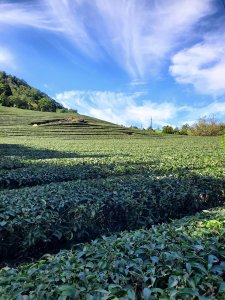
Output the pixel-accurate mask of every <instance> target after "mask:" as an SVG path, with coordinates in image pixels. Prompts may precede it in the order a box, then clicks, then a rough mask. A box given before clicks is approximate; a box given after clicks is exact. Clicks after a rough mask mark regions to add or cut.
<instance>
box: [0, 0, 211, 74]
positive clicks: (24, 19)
mask: <svg viewBox="0 0 225 300" xmlns="http://www.w3.org/2000/svg"><path fill="white" fill-rule="evenodd" d="M213 12H214V8H213V0H204V1H202V0H183V1H180V0H167V1H162V0H153V1H148V0H141V1H140V0H123V1H121V0H114V1H105V0H82V1H81V0H73V1H72V0H63V1H62V0H43V1H39V5H33V4H32V5H28V4H27V2H23V1H19V2H13V3H11V4H7V3H4V2H3V4H0V22H1V23H6V24H8V25H26V26H32V27H36V28H39V29H46V30H53V31H57V32H60V33H61V34H63V35H64V36H65V37H67V38H68V39H69V40H70V41H71V42H72V43H73V44H74V45H75V46H76V47H77V48H79V49H80V50H81V51H82V52H84V53H85V54H86V55H88V56H90V57H92V58H93V59H99V58H102V59H111V60H113V61H115V62H116V63H117V64H119V65H120V66H121V67H123V68H124V69H125V70H126V71H127V72H128V73H129V74H130V75H131V76H132V78H142V77H144V76H145V75H146V74H149V73H154V72H155V71H156V69H157V68H158V66H159V65H160V64H161V63H162V62H163V61H164V60H165V59H166V58H167V55H168V54H169V53H171V52H172V51H174V49H176V48H177V47H178V46H179V45H181V44H183V40H185V41H187V40H188V37H189V36H192V38H193V35H194V31H193V29H194V28H196V26H197V25H198V22H199V21H200V20H201V19H202V18H203V17H205V16H207V15H210V14H211V13H213Z"/></svg>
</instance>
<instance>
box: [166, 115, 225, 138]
mask: <svg viewBox="0 0 225 300" xmlns="http://www.w3.org/2000/svg"><path fill="white" fill-rule="evenodd" d="M162 133H165V134H180V135H195V136H216V135H223V134H224V133H225V123H223V122H218V121H217V120H215V119H214V118H213V117H202V118H200V119H199V121H198V122H196V123H194V124H193V125H192V126H190V125H189V124H184V125H183V126H181V128H178V127H175V128H173V127H172V126H170V125H166V126H163V128H162Z"/></svg>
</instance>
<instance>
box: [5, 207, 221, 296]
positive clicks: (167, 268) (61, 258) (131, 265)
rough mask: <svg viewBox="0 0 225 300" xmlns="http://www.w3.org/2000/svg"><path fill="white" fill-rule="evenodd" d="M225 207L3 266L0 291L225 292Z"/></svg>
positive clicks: (26, 293)
mask: <svg viewBox="0 0 225 300" xmlns="http://www.w3.org/2000/svg"><path fill="white" fill-rule="evenodd" d="M224 232H225V209H224V208H222V209H218V210H212V211H204V212H202V213H201V214H197V215H196V216H194V217H189V218H187V217H186V218H184V219H181V220H180V221H175V222H173V223H171V224H169V225H166V224H164V225H160V226H154V227H152V229H151V230H137V231H134V232H123V233H121V234H118V235H113V236H110V237H103V238H102V239H98V240H94V241H92V242H91V243H90V244H85V245H77V246H76V247H74V250H72V251H61V252H60V253H59V254H57V255H55V256H53V255H45V256H44V257H43V258H41V259H40V260H39V261H37V262H35V263H30V264H27V265H24V266H21V267H19V268H17V269H12V268H7V267H6V268H3V269H2V270H1V271H0V295H2V299H11V300H14V299H15V300H16V299H30V300H34V299H35V300H55V299H59V300H60V299H68V300H69V299H71V300H72V299H77V300H84V299H87V300H89V299H91V300H100V299H105V300H107V299H111V300H112V299H123V300H144V299H146V300H147V299H152V300H153V299H162V300H163V299H173V300H175V299H184V300H185V299H186V300H191V299H196V300H197V299H199V300H203V299H205V300H206V299H209V300H216V299H220V300H224V299H225V297H224V295H225V281H224V276H225V248H224V245H225V236H224Z"/></svg>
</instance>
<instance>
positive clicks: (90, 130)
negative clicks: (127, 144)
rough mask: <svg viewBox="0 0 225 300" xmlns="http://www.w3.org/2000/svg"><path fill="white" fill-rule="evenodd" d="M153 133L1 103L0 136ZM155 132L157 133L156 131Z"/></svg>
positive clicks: (73, 115) (125, 135) (148, 134)
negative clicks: (5, 105) (2, 104)
mask: <svg viewBox="0 0 225 300" xmlns="http://www.w3.org/2000/svg"><path fill="white" fill-rule="evenodd" d="M153 135H154V134H151V133H149V132H148V133H147V132H145V131H142V130H139V129H130V128H126V127H123V126H119V125H116V124H113V123H109V122H106V121H102V120H99V119H95V118H92V117H89V116H84V115H80V114H78V113H72V112H67V113H58V112H40V111H33V110H25V109H19V108H14V107H4V106H1V105H0V137H4V136H14V137H16V136H19V137H22V136H24V137H27V136H33V137H49V138H53V137H56V138H62V139H74V138H76V139H77V138H90V137H104V138H112V137H113V138H116V137H117V138H118V137H131V136H133V137H139V136H141V137H144V136H145V137H149V136H153ZM155 135H156V134H155Z"/></svg>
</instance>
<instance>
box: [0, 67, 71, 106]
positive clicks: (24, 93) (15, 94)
mask: <svg viewBox="0 0 225 300" xmlns="http://www.w3.org/2000/svg"><path fill="white" fill-rule="evenodd" d="M0 104H1V105H3V106H9V107H10V106H13V107H18V108H23V109H31V110H41V111H52V112H54V111H56V109H57V108H58V109H64V110H65V111H68V110H67V109H66V108H64V107H63V106H62V105H61V104H59V103H57V102H56V101H55V100H53V99H52V98H50V97H49V96H48V95H46V94H45V93H43V92H41V91H39V90H37V89H35V88H33V87H31V86H29V85H28V84H27V83H26V82H25V81H24V80H21V79H18V78H17V77H15V76H11V75H7V74H6V73H5V72H0ZM70 112H72V111H70Z"/></svg>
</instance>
